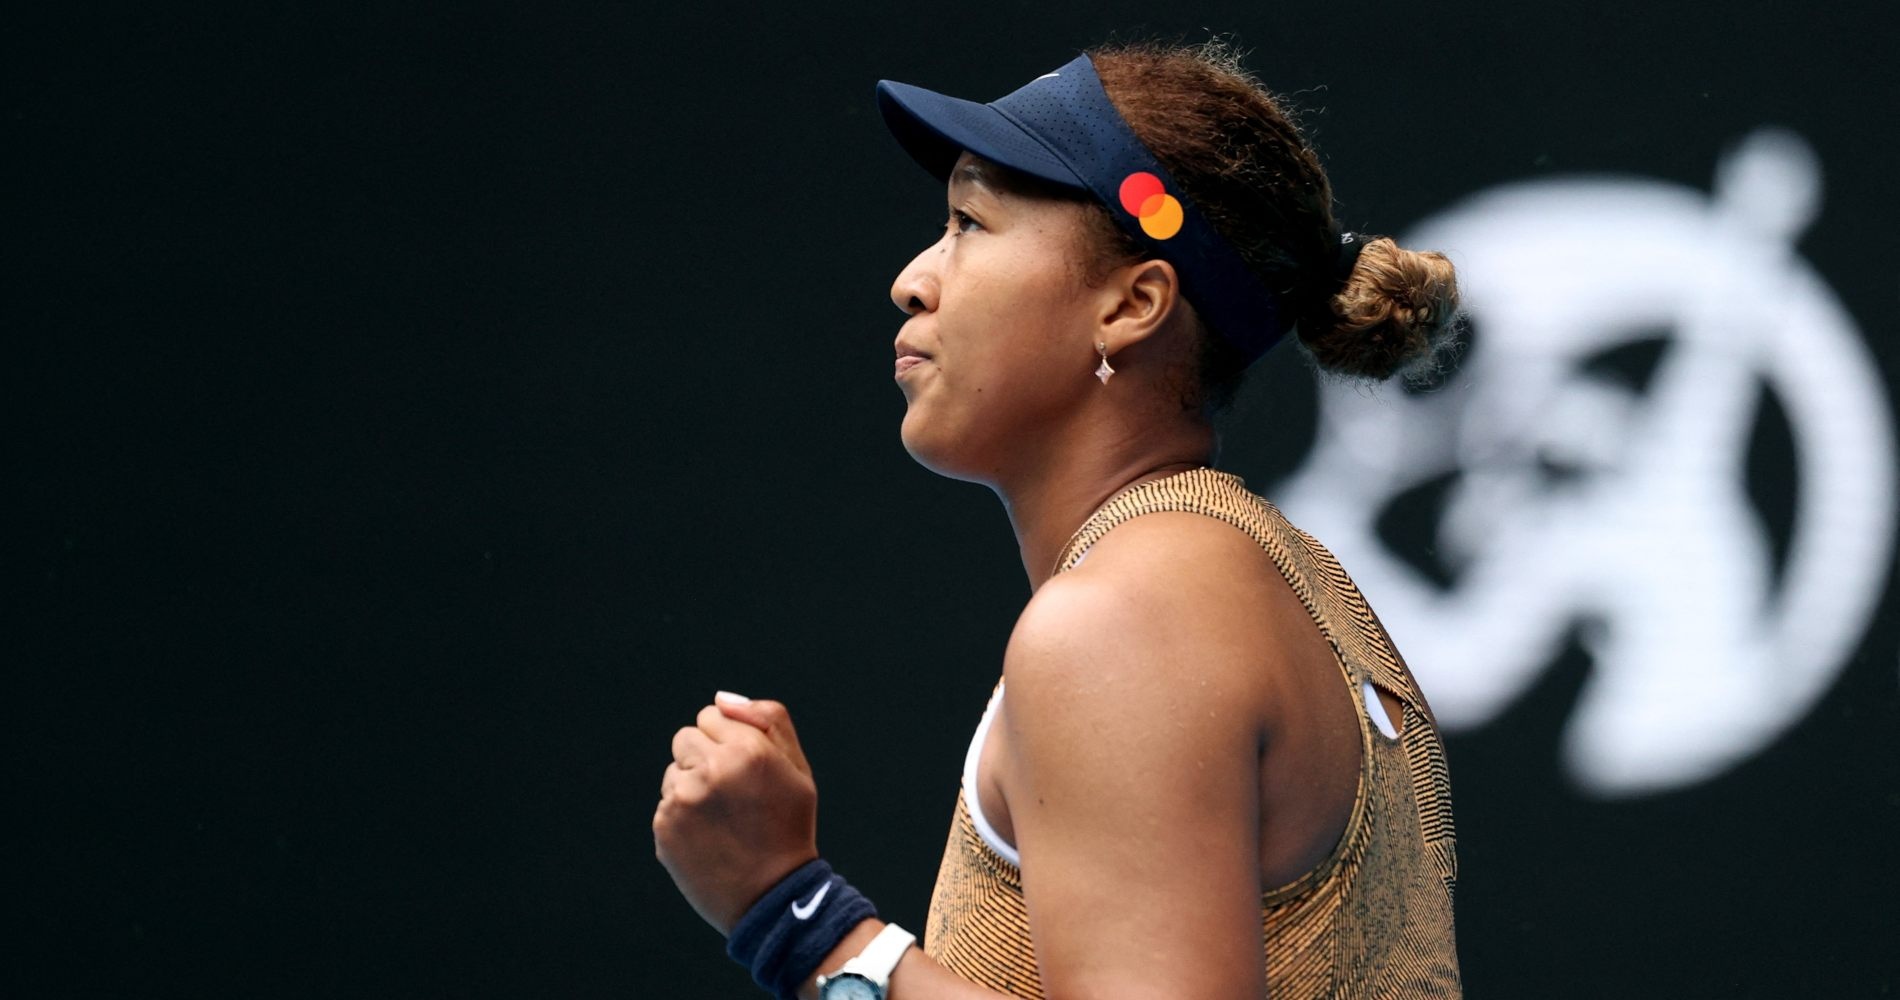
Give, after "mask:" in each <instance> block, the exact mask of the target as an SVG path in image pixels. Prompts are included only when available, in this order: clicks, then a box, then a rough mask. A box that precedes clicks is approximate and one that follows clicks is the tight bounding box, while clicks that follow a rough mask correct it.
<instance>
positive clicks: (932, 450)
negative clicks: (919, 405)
mask: <svg viewBox="0 0 1900 1000" xmlns="http://www.w3.org/2000/svg"><path fill="white" fill-rule="evenodd" d="M919 417H920V414H919V413H918V412H917V409H916V407H914V406H913V407H912V408H911V410H910V411H909V412H907V413H905V414H904V424H903V427H902V429H901V430H900V431H899V437H900V438H902V440H903V442H904V450H905V451H906V452H909V453H910V457H911V458H912V459H913V460H915V461H916V462H917V464H918V465H921V466H923V467H924V468H926V469H929V470H930V471H932V472H934V473H936V474H937V475H939V476H943V477H945V478H948V479H958V480H962V481H964V482H980V481H981V480H980V478H979V477H978V475H977V474H976V472H975V471H974V470H975V469H977V468H978V467H980V463H978V462H976V461H974V459H973V457H972V456H971V455H969V454H968V453H967V451H968V449H967V448H959V447H957V444H958V443H959V435H956V434H946V433H933V432H932V431H931V430H930V429H928V428H927V425H926V424H925V422H924V421H923V420H921V419H919Z"/></svg>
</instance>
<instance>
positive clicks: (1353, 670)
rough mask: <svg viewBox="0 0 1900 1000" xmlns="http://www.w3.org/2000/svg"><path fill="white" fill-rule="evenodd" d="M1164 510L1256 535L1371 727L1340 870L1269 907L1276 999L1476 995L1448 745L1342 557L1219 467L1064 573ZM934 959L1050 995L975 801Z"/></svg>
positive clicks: (1137, 491) (1170, 481)
mask: <svg viewBox="0 0 1900 1000" xmlns="http://www.w3.org/2000/svg"><path fill="white" fill-rule="evenodd" d="M1155 511H1191V512H1194V513H1199V514H1205V515H1208V516H1210V517H1215V518H1219V519H1220V520H1222V521H1225V522H1227V523H1228V524H1231V525H1233V526H1234V527H1236V528H1239V529H1240V530H1241V531H1244V532H1246V533H1247V534H1248V536H1250V537H1251V538H1253V540H1254V541H1255V542H1257V543H1258V544H1259V545H1260V547H1261V548H1262V549H1263V550H1265V551H1266V553H1267V555H1268V556H1269V557H1270V558H1271V559H1272V560H1273V563H1274V565H1275V566H1277V567H1279V570H1280V573H1281V575H1283V576H1285V577H1286V581H1287V584H1288V585H1289V586H1291V587H1292V588H1293V591H1294V593H1295V594H1297V595H1298V596H1299V598H1300V601H1301V603H1302V604H1304V605H1306V609H1307V611H1308V612H1309V613H1310V614H1311V615H1312V618H1313V622H1314V624H1315V625H1317V626H1319V629H1320V632H1321V634H1323V635H1324V636H1325V637H1326V639H1327V640H1328V641H1329V643H1330V644H1331V645H1332V647H1333V650H1334V652H1335V659H1336V660H1337V662H1338V663H1339V672H1340V681H1341V683H1342V684H1343V685H1344V688H1345V690H1346V691H1347V692H1348V693H1349V694H1350V695H1351V696H1352V703H1353V704H1354V705H1355V706H1356V707H1357V710H1358V714H1359V729H1360V735H1361V746H1362V748H1363V756H1362V762H1361V767H1360V771H1359V791H1358V795H1357V797H1356V799H1355V801H1354V803H1353V808H1352V812H1351V815H1350V817H1349V818H1348V819H1347V821H1346V829H1345V832H1344V833H1343V834H1342V835H1341V837H1340V840H1339V843H1338V845H1337V846H1335V847H1334V849H1333V852H1332V853H1331V855H1329V856H1328V857H1327V859H1326V860H1325V861H1322V862H1321V863H1320V864H1319V865H1318V866H1317V867H1315V868H1314V869H1313V870H1311V871H1309V872H1307V873H1306V874H1305V875H1303V876H1301V877H1300V878H1298V879H1295V880H1294V881H1292V882H1290V883H1288V884H1287V885H1284V886H1280V887H1278V888H1276V889H1273V890H1271V891H1269V892H1267V893H1265V894H1264V895H1263V896H1262V897H1261V900H1260V921H1261V926H1262V928H1263V931H1264V955H1263V960H1264V961H1265V963H1266V975H1267V986H1268V992H1269V994H1270V995H1271V996H1272V997H1273V998H1274V1000H1305V998H1309V997H1339V998H1360V997H1395V998H1396V997H1407V998H1415V997H1458V996H1462V995H1463V988H1462V986H1461V985H1460V981H1459V976H1458V954H1457V951H1456V949H1455V947H1454V941H1453V935H1452V899H1451V898H1452V890H1453V887H1454V885H1455V883H1456V881H1457V874H1458V865H1457V859H1456V857H1455V854H1454V851H1453V837H1452V822H1451V789H1450V778H1449V774H1448V772H1447V770H1446V766H1445V749H1444V744H1443V743H1442V742H1441V741H1440V739H1439V736H1438V732H1437V730H1436V728H1435V727H1434V726H1433V724H1432V721H1431V719H1430V718H1429V717H1428V716H1427V714H1426V712H1425V708H1424V702H1423V699H1422V698H1421V697H1420V695H1419V692H1418V687H1417V685H1416V684H1415V683H1414V682H1413V680H1412V675H1411V672H1410V671H1409V670H1407V669H1406V666H1405V661H1404V660H1402V659H1400V657H1399V654H1398V651H1397V650H1396V649H1394V648H1393V645H1392V640H1391V639H1390V637H1388V636H1387V635H1386V633H1385V629H1384V627H1383V626H1381V625H1380V624H1379V620H1378V618H1377V617H1375V616H1374V615H1373V613H1372V608H1371V607H1369V606H1368V605H1367V604H1366V600H1365V598H1364V597H1363V596H1361V594H1360V593H1359V588H1358V587H1356V586H1354V585H1353V582H1352V580H1351V579H1350V578H1349V577H1347V576H1346V573H1345V571H1344V570H1343V569H1341V568H1340V565H1339V563H1338V562H1337V561H1336V560H1335V559H1334V558H1333V556H1332V553H1330V552H1328V551H1326V549H1325V548H1323V547H1322V546H1321V545H1320V544H1319V543H1318V542H1317V541H1315V540H1314V539H1313V537H1312V536H1311V535H1308V534H1306V533H1305V532H1303V531H1300V530H1299V529H1298V528H1295V527H1294V526H1293V525H1291V524H1289V523H1288V522H1287V520H1286V518H1285V517H1283V516H1281V514H1280V511H1279V510H1278V509H1277V508H1275V507H1274V506H1273V505H1272V504H1270V503H1268V502H1267V501H1266V500H1263V499H1261V498H1260V497H1258V496H1256V495H1254V494H1253V493H1250V492H1248V490H1247V488H1246V484H1245V483H1244V482H1243V481H1242V480H1241V479H1240V478H1239V477H1237V476H1234V475H1231V474H1229V473H1225V472H1219V471H1216V470H1214V469H1195V470H1192V471H1189V472H1183V473H1180V474H1178V475H1173V476H1168V477H1166V478H1164V479H1156V480H1153V481H1150V482H1147V483H1143V484H1141V485H1139V486H1136V487H1134V488H1133V489H1130V490H1127V491H1125V492H1123V493H1122V494H1120V495H1119V496H1116V497H1114V498H1112V499H1111V500H1110V501H1109V502H1108V503H1107V504H1105V505H1103V507H1102V509H1101V510H1099V511H1097V512H1096V513H1095V514H1094V515H1093V516H1092V517H1090V518H1089V520H1088V522H1087V523H1085V524H1083V525H1082V527H1081V528H1080V529H1079V530H1077V531H1076V533H1075V536H1074V537H1073V538H1071V539H1070V540H1069V544H1068V545H1067V546H1066V547H1065V548H1064V549H1063V552H1062V555H1061V557H1060V558H1059V559H1058V560H1057V566H1056V572H1058V573H1060V572H1064V571H1066V570H1068V569H1070V568H1072V567H1074V566H1075V564H1076V563H1078V562H1080V561H1081V559H1082V556H1083V555H1084V554H1085V553H1086V552H1087V551H1088V548H1089V546H1090V545H1093V544H1094V543H1095V542H1096V540H1098V539H1100V538H1101V537H1102V536H1103V535H1105V534H1107V533H1108V532H1109V531H1110V530H1111V529H1113V528H1114V527H1115V526H1116V525H1118V524H1121V523H1122V522H1124V521H1126V520H1128V519H1129V518H1132V517H1138V516H1140V515H1142V514H1148V513H1152V512H1155ZM1366 681H1371V682H1372V683H1373V684H1374V685H1377V686H1378V687H1381V688H1384V689H1385V690H1387V691H1389V692H1391V693H1392V694H1394V695H1396V696H1397V698H1398V700H1399V701H1400V702H1401V703H1402V705H1403V706H1404V710H1403V718H1402V719H1401V720H1399V724H1398V725H1397V726H1396V729H1397V731H1398V734H1399V735H1398V737H1397V738H1396V739H1395V738H1393V737H1390V736H1387V735H1385V733H1384V731H1383V730H1382V729H1380V728H1379V727H1377V726H1375V724H1374V723H1373V721H1372V718H1371V716H1370V715H1369V714H1368V710H1367V703H1366V701H1365V700H1362V697H1361V694H1360V692H1361V690H1362V685H1363V684H1364V683H1365V682H1366ZM972 766H974V765H972ZM924 951H925V952H926V953H928V954H929V955H930V956H931V957H932V958H934V959H936V960H937V961H938V962H940V963H942V964H943V965H945V966H947V967H949V968H950V969H951V970H952V971H955V972H956V973H958V974H959V975H961V976H963V977H964V978H965V979H969V980H971V981H974V982H977V983H980V984H982V985H984V986H988V987H989V988H991V989H994V990H999V991H1001V992H1004V993H1008V994H1011V995H1013V996H1018V997H1032V998H1037V1000H1040V998H1041V997H1042V996H1043V991H1042V981H1041V978H1040V976H1039V974H1038V972H1037V968H1036V956H1035V947H1034V939H1033V936H1032V934H1031V932H1030V926H1029V917H1028V912H1027V910H1026V908H1025V906H1024V904H1023V888H1022V873H1021V871H1020V870H1019V869H1018V868H1017V867H1016V865H1015V864H1012V863H1011V862H1010V861H1009V860H1008V859H1007V858H1005V857H1004V856H1003V855H1002V854H1001V853H999V852H998V850H997V849H996V848H995V847H993V846H992V845H991V844H990V843H989V842H988V841H986V840H985V839H984V837H983V835H982V834H981V833H980V832H979V830H978V826H977V823H976V822H975V818H974V817H973V816H972V813H971V809H970V806H969V803H968V801H967V800H966V797H965V796H964V795H963V794H961V793H959V795H958V796H957V808H956V815H955V819H954V821H953V823H952V824H951V828H950V842H949V844H948V846H947V847H946V848H945V851H944V857H943V867H942V869H941V870H940V871H939V872H938V875H937V887H936V892H935V893H934V895H933V896H932V898H931V901H930V916H929V921H928V924H927V926H926V927H925V930H924Z"/></svg>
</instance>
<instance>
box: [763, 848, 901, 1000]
mask: <svg viewBox="0 0 1900 1000" xmlns="http://www.w3.org/2000/svg"><path fill="white" fill-rule="evenodd" d="M875 916H877V907H875V906H872V905H871V901H870V900H868V899H865V898H864V895H863V894H862V893H860V892H858V890H856V889H853V888H851V883H849V882H846V881H845V880H844V876H842V875H839V874H838V873H836V872H834V871H832V870H831V866H830V865H828V864H825V862H824V860H823V859H822V858H820V859H814V860H812V861H808V862H806V863H805V864H804V865H803V866H801V867H799V868H798V870H796V871H794V872H792V873H791V874H790V875H787V876H785V878H783V879H781V880H780V881H779V884H777V885H775V886H773V887H772V889H771V891H769V892H767V893H766V894H765V895H764V896H763V897H761V898H760V899H759V901H758V902H756V903H754V904H752V909H750V910H747V911H746V915H745V916H743V917H740V918H739V922H738V923H737V924H735V925H733V928H732V933H731V934H730V935H729V936H728V937H727V938H726V954H727V955H730V956H731V957H732V960H733V961H735V962H738V963H739V964H740V965H743V966H745V967H746V968H748V969H750V970H752V981H753V982H756V983H758V984H759V985H760V986H762V987H764V988H765V989H766V991H767V992H769V993H771V994H772V995H773V996H776V997H778V998H779V1000H798V988H799V987H800V986H802V985H804V983H805V980H807V979H810V978H811V975H812V973H814V972H816V971H818V965H819V963H820V962H823V961H824V960H825V956H826V955H829V954H831V950H832V949H833V948H836V947H837V946H838V942H840V941H843V940H844V939H845V935H847V934H850V933H851V930H852V929H853V928H855V927H857V926H858V925H859V924H861V923H863V922H864V921H866V920H869V919H871V918H872V917H875Z"/></svg>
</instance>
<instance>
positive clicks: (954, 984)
mask: <svg viewBox="0 0 1900 1000" xmlns="http://www.w3.org/2000/svg"><path fill="white" fill-rule="evenodd" d="M883 929H884V921H882V920H875V919H873V920H866V921H864V922H863V923H861V924H859V925H858V926H857V927H855V928H853V929H852V931H851V933H850V934H847V935H845V938H844V940H843V941H840V942H838V946H837V947H836V948H833V949H832V950H831V954H829V955H826V956H825V960H824V962H823V963H822V964H820V965H819V966H818V973H817V974H814V975H813V976H812V977H811V978H810V979H807V980H806V981H805V985H804V986H802V987H800V988H799V990H798V995H799V997H800V998H801V1000H818V975H820V974H824V973H830V972H836V971H837V970H838V968H839V967H840V966H842V965H844V963H846V962H848V961H850V960H851V959H852V957H853V956H855V955H857V954H858V953H859V952H861V951H863V950H864V949H865V947H866V946H867V945H869V944H870V943H871V939H872V938H874V937H877V933H878V931H881V930H883ZM1008 996H1009V994H1007V993H998V992H996V991H995V990H991V989H986V988H984V987H982V986H978V985H977V984H975V983H973V982H970V981H969V980H967V979H964V978H963V977H962V976H959V975H957V974H956V973H954V972H951V971H950V970H949V969H946V968H944V967H943V966H941V965H938V964H937V961H936V960H935V959H933V958H931V957H930V956H929V955H926V954H924V950H923V948H921V947H914V948H911V949H910V950H909V951H906V952H905V953H904V958H903V961H901V962H898V963H897V969H896V970H895V971H894V972H892V973H891V985H890V991H889V993H888V994H887V997H886V1000H993V998H996V997H1008Z"/></svg>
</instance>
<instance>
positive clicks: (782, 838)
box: [653, 692, 818, 934]
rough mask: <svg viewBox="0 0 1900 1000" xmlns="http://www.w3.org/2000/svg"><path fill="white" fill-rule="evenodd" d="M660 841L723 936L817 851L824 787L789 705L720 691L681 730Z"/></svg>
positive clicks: (671, 866) (663, 788)
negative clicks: (821, 789) (801, 742)
mask: <svg viewBox="0 0 1900 1000" xmlns="http://www.w3.org/2000/svg"><path fill="white" fill-rule="evenodd" d="M653 846H654V853H655V854H657V855H658V856H659V859H660V863H661V864H662V865H665V866H666V870H667V873H668V874H670V875H672V876H673V882H674V884H675V885H677V886H679V890H680V893H681V894H682V895H684V896H685V897H686V901H687V902H688V903H691V904H692V906H693V909H694V910H697V911H698V912H699V915H700V916H701V917H704V918H705V919H706V922H707V923H709V924H711V925H713V927H714V928H716V929H717V930H718V931H719V933H721V934H729V933H731V931H732V927H733V925H734V924H736V923H738V922H739V918H740V917H743V916H745V912H746V910H747V909H748V908H750V907H751V906H752V904H753V903H754V902H756V901H757V900H758V899H759V897H761V896H763V895H765V893H766V891H767V890H769V889H771V888H772V886H774V885H776V884H778V882H779V880H780V879H783V878H784V877H785V876H786V875H788V874H790V873H791V872H792V870H793V869H795V868H797V867H799V866H800V865H802V864H804V863H805V862H807V861H810V860H812V859H813V858H816V857H817V856H818V786H817V785H816V784H815V783H814V782H813V781H812V776H811V765H809V764H807V763H806V762H805V752H804V751H803V750H801V749H799V746H798V735H797V734H796V733H795V732H793V730H792V719H791V716H790V715H789V714H788V713H787V712H786V711H785V706H783V705H781V704H779V703H778V702H775V701H751V700H748V699H745V698H742V697H740V696H738V695H729V694H725V693H723V692H722V693H721V694H720V695H719V696H718V697H716V698H715V699H714V703H713V704H711V705H708V706H706V707H705V708H703V709H701V710H700V712H699V717H698V719H697V720H696V722H695V724H694V725H691V726H687V727H685V728H684V729H681V730H680V731H679V732H678V733H676V734H674V736H673V763H672V764H671V765H669V766H668V767H667V769H666V776H665V778H663V779H662V780H661V782H660V807H659V809H657V810H655V811H654V813H653Z"/></svg>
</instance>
